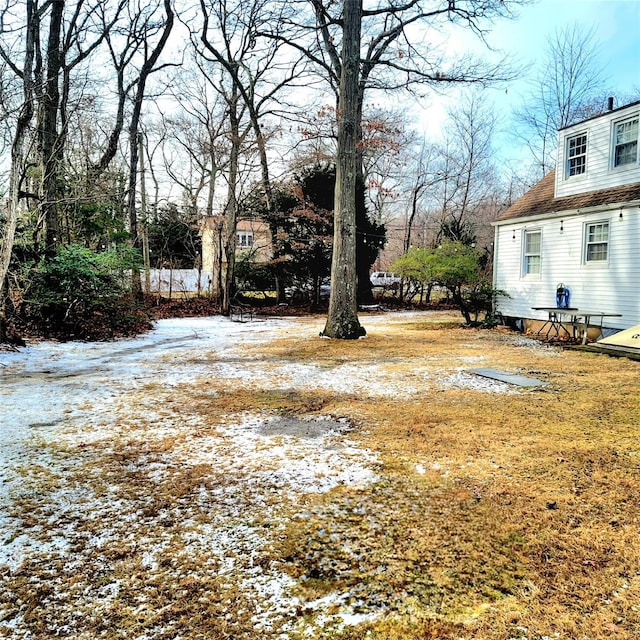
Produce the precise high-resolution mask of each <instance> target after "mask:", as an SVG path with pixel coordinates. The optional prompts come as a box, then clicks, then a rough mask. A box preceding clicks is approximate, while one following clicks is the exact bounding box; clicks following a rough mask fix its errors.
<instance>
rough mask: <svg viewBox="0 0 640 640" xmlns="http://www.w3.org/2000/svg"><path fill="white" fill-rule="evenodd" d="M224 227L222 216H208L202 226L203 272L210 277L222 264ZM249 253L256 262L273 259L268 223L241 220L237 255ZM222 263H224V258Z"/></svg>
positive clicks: (238, 226) (255, 220) (237, 232)
mask: <svg viewBox="0 0 640 640" xmlns="http://www.w3.org/2000/svg"><path fill="white" fill-rule="evenodd" d="M223 227H224V218H223V217H222V216H207V217H205V218H204V221H203V224H202V229H201V234H202V270H203V271H204V272H205V273H208V274H209V276H210V277H212V274H213V272H214V271H215V269H216V266H217V265H218V264H219V263H220V257H219V254H220V248H221V243H222V242H223V233H224V232H223ZM247 251H251V253H252V255H253V259H254V260H255V261H256V262H267V261H268V260H270V259H271V254H272V251H273V249H272V242H271V233H270V232H269V227H268V225H267V223H266V222H264V221H263V220H261V219H260V218H241V219H239V220H238V222H237V224H236V254H241V253H244V252H247ZM222 261H223V262H224V258H223V260H222Z"/></svg>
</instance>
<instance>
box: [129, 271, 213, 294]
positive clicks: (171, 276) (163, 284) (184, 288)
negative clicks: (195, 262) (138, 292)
mask: <svg viewBox="0 0 640 640" xmlns="http://www.w3.org/2000/svg"><path fill="white" fill-rule="evenodd" d="M198 275H199V276H200V287H198ZM149 276H150V278H149V279H150V284H151V290H150V293H161V294H163V295H169V294H170V293H172V294H176V293H197V292H198V291H200V292H201V293H206V292H207V291H208V290H209V286H210V283H211V278H210V275H209V273H208V272H206V271H202V272H200V274H198V270H197V269H151V270H150V271H149ZM140 279H141V281H142V289H143V290H144V287H145V274H144V271H142V272H141V273H140Z"/></svg>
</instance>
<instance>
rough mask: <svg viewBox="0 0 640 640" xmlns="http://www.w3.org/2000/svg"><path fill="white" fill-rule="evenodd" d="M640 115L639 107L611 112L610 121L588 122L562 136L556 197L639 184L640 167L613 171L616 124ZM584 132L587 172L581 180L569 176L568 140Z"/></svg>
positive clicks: (579, 176)
mask: <svg viewBox="0 0 640 640" xmlns="http://www.w3.org/2000/svg"><path fill="white" fill-rule="evenodd" d="M638 115H640V105H638V104H634V105H630V106H629V107H627V108H622V109H618V110H616V111H614V112H611V113H610V114H609V115H608V117H599V118H594V119H593V120H587V121H586V122H582V123H579V124H576V125H573V126H571V127H567V128H566V129H562V130H561V131H560V132H559V140H558V159H557V171H556V177H555V180H556V183H555V197H556V198H561V197H563V196H571V195H576V194H579V193H584V192H587V191H597V190H599V189H610V188H612V187H618V186H622V185H625V184H630V183H634V182H640V164H639V163H638V162H636V163H635V164H633V165H631V166H624V167H613V163H612V153H613V151H612V149H613V127H614V124H615V123H616V122H619V121H620V120H626V119H628V118H632V117H634V116H638ZM583 132H585V133H586V134H587V158H586V172H585V173H584V174H582V175H578V176H571V177H567V176H566V160H567V159H566V148H567V144H566V142H567V139H568V138H571V137H573V136H575V135H578V134H580V133H583Z"/></svg>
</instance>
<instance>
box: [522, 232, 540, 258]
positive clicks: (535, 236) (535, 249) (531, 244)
mask: <svg viewBox="0 0 640 640" xmlns="http://www.w3.org/2000/svg"><path fill="white" fill-rule="evenodd" d="M525 252H526V253H527V254H530V253H540V233H539V232H538V233H527V235H526V247H525Z"/></svg>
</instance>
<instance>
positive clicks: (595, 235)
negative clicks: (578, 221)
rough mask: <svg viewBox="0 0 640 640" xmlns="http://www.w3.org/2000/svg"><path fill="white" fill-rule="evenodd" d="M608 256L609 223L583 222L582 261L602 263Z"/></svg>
mask: <svg viewBox="0 0 640 640" xmlns="http://www.w3.org/2000/svg"><path fill="white" fill-rule="evenodd" d="M608 258H609V223H608V222H588V223H587V224H585V241H584V261H585V263H586V264H592V263H603V262H606V261H607V260H608Z"/></svg>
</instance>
